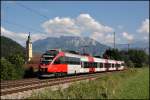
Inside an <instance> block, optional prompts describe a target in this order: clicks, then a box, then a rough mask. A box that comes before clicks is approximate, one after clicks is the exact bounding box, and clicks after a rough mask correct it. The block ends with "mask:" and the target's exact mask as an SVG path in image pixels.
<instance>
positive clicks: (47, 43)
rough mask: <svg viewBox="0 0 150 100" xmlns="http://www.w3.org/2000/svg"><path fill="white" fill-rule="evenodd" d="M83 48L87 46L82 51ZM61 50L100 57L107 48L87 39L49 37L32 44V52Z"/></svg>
mask: <svg viewBox="0 0 150 100" xmlns="http://www.w3.org/2000/svg"><path fill="white" fill-rule="evenodd" d="M83 46H87V48H85V49H86V50H83ZM54 48H61V49H64V50H76V51H80V52H81V53H83V52H86V53H90V54H93V55H102V54H103V52H104V51H105V50H106V49H107V48H109V47H108V46H106V45H103V44H101V43H99V42H97V41H95V40H93V39H91V38H88V37H74V36H61V37H59V38H58V37H49V38H46V39H43V40H37V41H35V42H33V51H36V52H45V51H46V50H48V49H54Z"/></svg>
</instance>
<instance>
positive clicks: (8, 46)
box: [1, 36, 25, 57]
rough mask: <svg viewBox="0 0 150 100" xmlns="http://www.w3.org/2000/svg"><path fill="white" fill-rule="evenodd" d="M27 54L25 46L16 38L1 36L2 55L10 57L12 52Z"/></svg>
mask: <svg viewBox="0 0 150 100" xmlns="http://www.w3.org/2000/svg"><path fill="white" fill-rule="evenodd" d="M15 53H21V54H23V55H24V54H25V48H24V47H22V46H21V45H20V44H18V43H17V42H15V41H14V40H12V39H10V38H7V37H5V36H1V57H8V56H9V55H11V54H15Z"/></svg>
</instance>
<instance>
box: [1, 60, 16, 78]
mask: <svg viewBox="0 0 150 100" xmlns="http://www.w3.org/2000/svg"><path fill="white" fill-rule="evenodd" d="M0 62H1V67H0V70H1V80H12V79H16V76H17V75H16V71H15V69H14V65H13V64H11V63H10V62H9V61H8V60H6V59H5V58H1V60H0Z"/></svg>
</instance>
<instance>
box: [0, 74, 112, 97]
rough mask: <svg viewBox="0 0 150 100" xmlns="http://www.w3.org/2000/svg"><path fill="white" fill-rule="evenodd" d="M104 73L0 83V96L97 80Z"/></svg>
mask: <svg viewBox="0 0 150 100" xmlns="http://www.w3.org/2000/svg"><path fill="white" fill-rule="evenodd" d="M106 73H107V74H108V73H111V72H106ZM106 73H94V74H84V75H79V76H70V77H60V78H52V79H45V80H40V79H37V78H32V79H25V80H16V81H8V82H2V83H1V96H3V95H7V94H12V93H18V92H23V91H28V90H32V89H38V88H43V87H48V86H54V85H58V84H63V83H69V82H75V81H80V80H86V79H91V78H97V77H101V76H103V75H104V74H106Z"/></svg>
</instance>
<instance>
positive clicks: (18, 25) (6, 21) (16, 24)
mask: <svg viewBox="0 0 150 100" xmlns="http://www.w3.org/2000/svg"><path fill="white" fill-rule="evenodd" d="M3 21H4V22H5V23H8V24H11V25H14V26H17V27H21V28H26V29H29V30H34V31H36V32H40V33H43V32H42V31H40V30H36V29H34V28H31V27H27V26H24V25H21V24H18V23H14V22H10V21H8V20H3Z"/></svg>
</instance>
